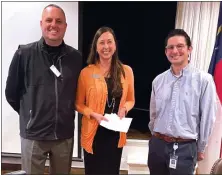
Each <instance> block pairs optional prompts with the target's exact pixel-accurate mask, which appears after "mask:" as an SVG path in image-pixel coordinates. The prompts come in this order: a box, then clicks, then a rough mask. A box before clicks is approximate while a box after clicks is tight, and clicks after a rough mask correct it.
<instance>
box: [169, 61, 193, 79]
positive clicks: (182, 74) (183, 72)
mask: <svg viewBox="0 0 222 175" xmlns="http://www.w3.org/2000/svg"><path fill="white" fill-rule="evenodd" d="M190 67H191V65H190V63H188V64H187V65H186V66H185V67H184V68H183V69H182V70H181V71H180V74H179V75H175V74H174V73H173V69H172V66H170V72H171V74H172V75H173V76H174V77H176V78H179V77H181V76H184V75H186V74H187V73H188V72H189V70H190Z"/></svg>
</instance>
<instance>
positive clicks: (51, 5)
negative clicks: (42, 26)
mask: <svg viewBox="0 0 222 175" xmlns="http://www.w3.org/2000/svg"><path fill="white" fill-rule="evenodd" d="M49 7H54V8H57V9H59V10H61V12H62V14H63V15H64V17H65V20H66V15H65V12H64V10H63V9H62V8H61V7H59V6H58V5H55V4H49V5H47V6H46V7H45V8H44V9H43V11H42V17H43V15H44V12H45V11H46V10H48V9H47V8H49ZM49 9H50V8H49Z"/></svg>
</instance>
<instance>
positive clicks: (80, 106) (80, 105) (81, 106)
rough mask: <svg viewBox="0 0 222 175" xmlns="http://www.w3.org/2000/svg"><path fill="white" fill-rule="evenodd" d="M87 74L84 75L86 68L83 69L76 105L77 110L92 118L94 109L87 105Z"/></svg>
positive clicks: (79, 80)
mask: <svg viewBox="0 0 222 175" xmlns="http://www.w3.org/2000/svg"><path fill="white" fill-rule="evenodd" d="M85 81H86V76H85V75H84V69H83V70H82V71H81V73H80V76H79V79H78V85H77V94H76V101H75V106H76V110H77V111H78V112H79V113H81V114H83V115H84V116H86V117H87V118H89V119H90V114H91V113H92V112H93V110H92V109H90V108H89V107H87V106H86V84H85Z"/></svg>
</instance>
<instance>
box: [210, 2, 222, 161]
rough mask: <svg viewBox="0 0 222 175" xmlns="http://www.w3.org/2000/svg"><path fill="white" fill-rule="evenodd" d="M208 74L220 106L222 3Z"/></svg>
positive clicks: (221, 89)
mask: <svg viewBox="0 0 222 175" xmlns="http://www.w3.org/2000/svg"><path fill="white" fill-rule="evenodd" d="M208 72H209V73H210V74H211V75H212V76H213V77H214V81H215V85H216V89H217V94H218V97H219V99H220V102H221V104H222V3H221V2H220V11H219V17H218V24H217V35H216V41H215V46H214V51H213V55H212V58H211V62H210V66H209V70H208ZM220 158H222V140H221V149H220Z"/></svg>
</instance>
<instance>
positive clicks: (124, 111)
mask: <svg viewBox="0 0 222 175" xmlns="http://www.w3.org/2000/svg"><path fill="white" fill-rule="evenodd" d="M126 114H127V110H126V108H125V107H123V108H120V109H119V111H118V116H119V117H120V119H122V118H124V117H125V116H126Z"/></svg>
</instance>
